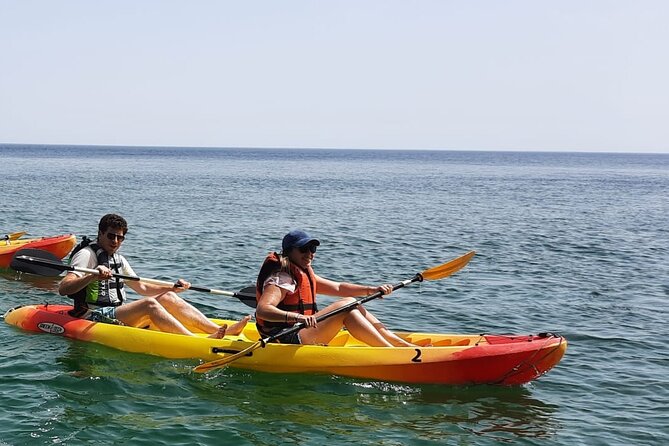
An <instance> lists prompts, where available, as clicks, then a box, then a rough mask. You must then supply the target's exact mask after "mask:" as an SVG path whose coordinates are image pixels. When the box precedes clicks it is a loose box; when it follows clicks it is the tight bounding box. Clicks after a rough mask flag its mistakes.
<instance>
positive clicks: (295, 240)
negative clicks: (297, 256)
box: [281, 229, 321, 253]
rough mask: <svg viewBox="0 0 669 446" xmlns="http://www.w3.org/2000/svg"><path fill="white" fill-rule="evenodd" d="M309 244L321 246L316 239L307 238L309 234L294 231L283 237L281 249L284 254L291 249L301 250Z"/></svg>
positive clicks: (297, 230)
mask: <svg viewBox="0 0 669 446" xmlns="http://www.w3.org/2000/svg"><path fill="white" fill-rule="evenodd" d="M309 243H312V244H314V245H316V246H319V245H320V244H321V242H319V241H318V240H317V239H315V238H313V237H309V234H307V233H306V232H304V231H300V230H299V229H295V230H293V231H290V232H289V233H288V234H286V235H284V236H283V242H282V243H281V249H283V252H284V253H285V252H288V251H289V250H290V249H291V248H301V247H303V246H304V245H306V244H309Z"/></svg>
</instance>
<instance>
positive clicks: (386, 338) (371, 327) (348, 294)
mask: <svg viewBox="0 0 669 446" xmlns="http://www.w3.org/2000/svg"><path fill="white" fill-rule="evenodd" d="M318 246H320V242H319V241H318V240H316V239H315V238H312V237H310V236H309V235H308V234H307V233H306V232H304V231H300V230H294V231H291V232H289V233H288V234H286V235H285V236H284V238H283V242H282V253H281V254H277V253H271V254H269V255H268V256H267V258H266V259H265V262H264V263H263V266H262V268H261V269H260V274H259V275H258V281H257V282H256V283H257V285H256V298H257V300H258V305H257V308H256V320H257V325H258V329H259V330H260V332H261V334H263V335H264V336H271V335H274V334H276V333H278V332H279V331H281V330H283V329H285V328H288V327H292V326H293V325H294V324H295V323H297V322H303V323H304V324H305V325H306V327H305V328H303V329H301V330H300V331H299V332H297V333H293V334H289V335H285V336H283V337H281V338H279V342H281V343H285V344H327V343H328V342H330V341H331V340H332V339H333V338H334V337H335V336H336V334H337V333H338V332H339V330H341V328H342V327H346V328H347V329H348V331H349V332H350V333H351V334H352V335H353V336H354V337H356V338H357V339H359V340H360V341H362V342H364V343H366V344H368V345H370V346H373V347H393V346H398V347H408V346H412V345H413V344H410V343H408V342H406V341H404V340H403V339H401V338H400V337H398V336H397V335H395V334H394V333H392V332H391V331H389V330H388V329H387V328H386V327H385V326H384V325H383V324H382V323H381V322H379V320H378V319H377V318H376V317H374V315H372V314H371V313H370V312H369V311H367V310H366V309H365V308H364V307H363V306H362V305H359V306H357V307H354V308H353V309H352V310H349V311H344V312H342V313H339V314H336V315H334V316H331V317H329V318H327V319H325V320H322V321H320V322H317V321H316V318H317V317H318V316H319V315H321V314H323V313H326V312H328V311H332V310H334V309H337V308H340V307H342V306H344V305H346V304H348V303H349V302H351V301H353V300H354V297H356V296H368V295H370V294H372V293H375V292H377V291H381V292H382V293H383V294H390V293H391V292H392V290H393V289H392V286H390V285H380V286H376V287H374V286H366V285H356V284H352V283H345V282H335V281H332V280H328V279H325V278H323V277H320V276H319V275H317V274H316V273H314V271H313V269H312V267H311V264H312V262H313V260H314V256H315V255H316V248H317V247H318ZM316 290H318V292H319V293H321V294H327V295H330V296H337V297H342V298H343V299H340V300H338V301H337V302H335V303H333V304H331V305H328V306H327V307H326V308H324V309H323V310H321V311H318V308H317V306H316Z"/></svg>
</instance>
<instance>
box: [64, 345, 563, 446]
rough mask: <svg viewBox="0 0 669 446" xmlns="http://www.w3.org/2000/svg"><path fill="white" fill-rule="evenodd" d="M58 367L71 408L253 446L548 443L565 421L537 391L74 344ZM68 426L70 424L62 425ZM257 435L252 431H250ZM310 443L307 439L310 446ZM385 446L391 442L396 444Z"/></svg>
mask: <svg viewBox="0 0 669 446" xmlns="http://www.w3.org/2000/svg"><path fill="white" fill-rule="evenodd" d="M67 344H68V345H67V347H66V349H65V352H64V353H63V354H61V355H59V356H57V359H56V362H57V364H59V365H60V367H62V369H63V370H64V371H66V373H67V375H69V378H68V381H69V382H70V385H72V377H74V378H76V381H77V382H78V383H79V384H77V386H76V387H77V391H76V392H62V389H61V397H63V398H65V399H67V400H68V401H69V403H68V404H74V405H79V404H81V405H87V406H98V405H99V406H101V407H106V406H108V405H114V406H118V405H123V406H124V407H126V408H127V409H128V410H129V411H131V412H133V411H137V410H138V409H139V408H142V409H141V410H142V414H143V416H144V417H145V421H146V420H149V419H152V420H154V422H157V423H158V424H160V425H162V424H163V423H164V424H166V425H167V424H169V423H171V422H174V421H175V420H174V419H173V417H175V416H177V415H176V414H177V413H178V418H179V422H181V423H185V424H190V425H191V426H200V427H202V428H207V429H209V428H211V429H214V428H220V426H221V425H222V424H224V425H225V426H226V429H227V430H228V431H229V432H230V433H235V434H237V435H239V436H241V437H244V438H246V439H247V440H248V441H250V442H252V443H254V444H265V443H267V444H271V441H272V439H276V437H275V435H276V430H275V429H276V428H277V426H280V430H281V433H282V435H283V436H284V440H285V439H287V438H292V437H293V436H295V439H296V441H297V439H299V438H300V435H301V434H302V433H305V432H308V433H309V435H310V439H311V441H309V442H307V443H308V444H322V441H328V440H327V439H328V438H330V439H331V438H333V437H332V436H333V435H335V436H341V437H340V438H347V439H349V440H350V442H351V443H354V442H357V443H358V444H369V441H370V426H373V427H374V433H373V434H372V435H375V434H376V433H378V435H379V437H383V438H395V439H396V440H397V444H408V443H415V442H424V441H434V442H444V441H446V440H448V439H449V438H451V439H453V438H460V437H462V438H470V437H471V435H472V434H474V435H476V436H478V437H480V438H481V439H482V441H483V443H488V444H497V443H500V442H514V441H517V440H519V439H525V441H528V440H529V441H532V440H536V441H542V440H544V439H547V438H551V437H553V436H554V435H555V434H556V432H557V431H558V430H559V428H560V425H559V422H558V421H557V417H556V416H555V413H556V412H557V409H558V407H557V406H555V405H551V404H546V403H544V402H543V401H541V400H539V399H537V398H535V397H534V396H533V394H532V390H531V388H527V387H513V388H507V387H497V386H471V387H448V386H427V385H425V386H416V385H402V384H393V383H386V382H370V381H365V380H356V379H351V378H343V377H336V376H329V375H301V374H272V373H262V372H252V371H246V370H239V369H232V368H226V369H222V370H220V371H217V372H215V373H212V374H209V375H198V374H194V373H192V372H191V368H192V367H193V366H194V365H195V363H196V362H195V361H188V360H179V361H175V360H169V359H164V358H158V357H153V356H149V355H142V354H133V353H126V352H120V351H118V350H114V349H111V348H107V347H104V346H99V345H96V344H91V343H83V342H68V343H67ZM61 421H62V422H64V423H68V422H70V421H72V420H67V419H62V420H61ZM251 432H252V433H251ZM305 444H306V443H305ZM389 444H395V443H393V442H390V443H389Z"/></svg>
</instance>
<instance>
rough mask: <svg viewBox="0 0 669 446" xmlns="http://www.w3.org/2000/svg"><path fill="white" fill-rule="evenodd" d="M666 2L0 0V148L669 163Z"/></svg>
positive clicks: (668, 23) (668, 20) (668, 9)
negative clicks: (435, 152)
mask: <svg viewBox="0 0 669 446" xmlns="http://www.w3.org/2000/svg"><path fill="white" fill-rule="evenodd" d="M668 106H669V1H667V0H657V1H644V0H629V1H615V0H602V1H588V0H574V1H572V0H560V1H550V2H549V1H540V0H527V1H521V0H517V1H509V0H495V1H492V0H490V1H485V0H478V1H466V0H462V1H450V0H438V1H421V0H404V1H391V0H379V1H366V0H355V1H344V0H329V1H326V0H322V1H316V0H312V1H301V0H300V1H297V0H296V1H292V0H284V1H280V0H270V1H252V0H240V1H234V2H233V1H223V0H220V1H213V0H212V1H208V0H202V1H198V0H192V1H185V0H184V1H165V0H156V1H149V0H132V1H125V0H114V1H100V0H85V1H84V0H82V1H68V0H58V1H52V0H42V1H40V0H35V1H31V0H0V142H5V143H47V144H49V143H50V144H102V145H106V144H110V145H159V146H160V145H167V146H211V147H345V148H407V149H411V148H421V149H442V148H443V149H479V150H487V149H491V150H495V149H505V150H579V151H629V152H669V111H668Z"/></svg>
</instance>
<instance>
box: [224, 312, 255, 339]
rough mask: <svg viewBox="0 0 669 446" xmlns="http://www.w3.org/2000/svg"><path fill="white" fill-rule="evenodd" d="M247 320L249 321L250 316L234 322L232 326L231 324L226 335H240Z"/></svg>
mask: <svg viewBox="0 0 669 446" xmlns="http://www.w3.org/2000/svg"><path fill="white" fill-rule="evenodd" d="M249 320H251V316H250V315H249V316H244V317H243V318H242V320H240V321H239V322H235V323H234V324H232V325H231V326H230V328H228V332H227V334H228V335H231V336H234V335H238V334H239V333H241V332H242V331H243V330H244V327H246V323H247V322H248V321H249Z"/></svg>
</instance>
